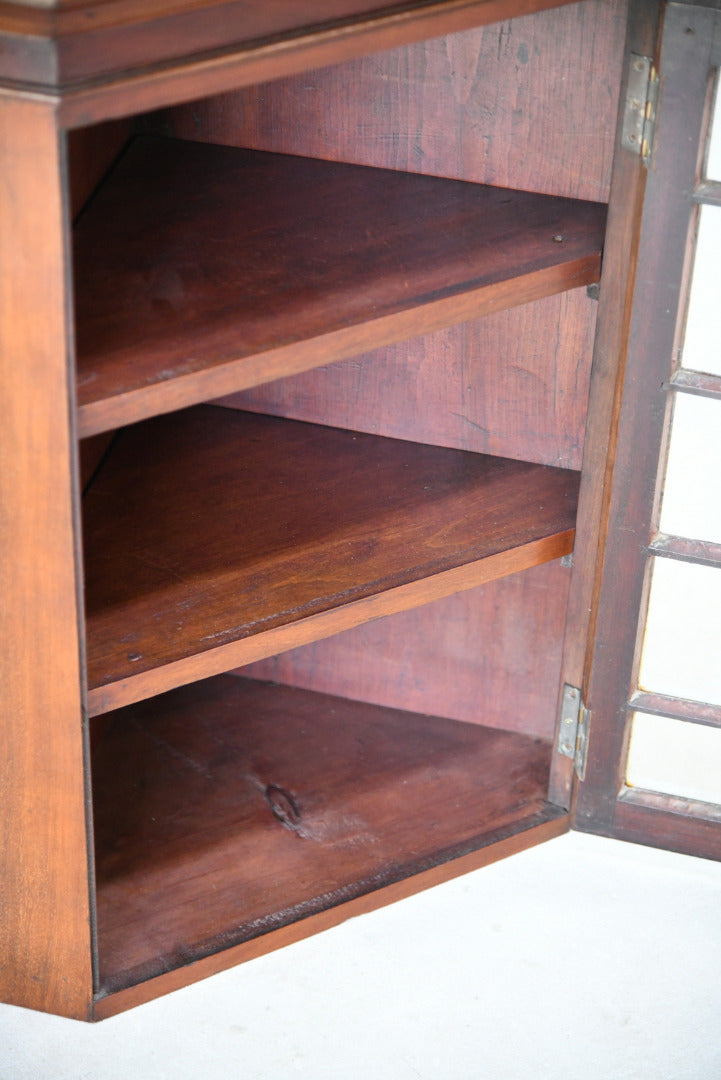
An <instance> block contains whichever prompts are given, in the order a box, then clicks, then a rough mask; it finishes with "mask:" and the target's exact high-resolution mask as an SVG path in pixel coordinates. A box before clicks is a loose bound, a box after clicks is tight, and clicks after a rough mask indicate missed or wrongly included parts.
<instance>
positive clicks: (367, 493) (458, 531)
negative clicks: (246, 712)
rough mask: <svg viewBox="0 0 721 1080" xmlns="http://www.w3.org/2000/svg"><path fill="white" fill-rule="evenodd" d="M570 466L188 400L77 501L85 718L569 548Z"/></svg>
mask: <svg viewBox="0 0 721 1080" xmlns="http://www.w3.org/2000/svg"><path fill="white" fill-rule="evenodd" d="M577 490H578V476H577V474H576V473H573V472H569V471H567V470H563V469H553V468H548V467H546V466H541V465H533V464H528V463H526V462H518V461H510V460H508V459H503V458H493V457H486V456H484V455H477V454H470V453H466V452H463V451H458V450H449V449H443V448H438V447H433V446H422V445H418V444H415V443H408V442H402V441H400V440H394V439H386V438H379V437H377V436H373V435H363V434H359V433H355V432H348V431H340V430H337V429H334V428H325V427H319V426H317V425H312V424H304V423H299V422H296V421H289V420H281V419H277V418H273V417H267V416H256V415H253V414H247V413H240V412H237V411H236V410H233V409H224V408H220V407H218V406H197V407H195V408H193V409H189V410H186V411H184V412H181V413H178V414H172V415H170V416H165V417H160V418H156V419H154V420H152V421H145V422H144V423H142V424H139V425H136V426H134V427H132V428H129V429H126V430H125V431H123V432H122V433H121V434H120V435H119V436H118V438H117V439H116V441H115V443H114V444H113V446H112V448H111V451H110V452H109V454H108V456H107V457H106V459H105V461H104V463H103V464H102V466H101V467H100V469H99V470H98V472H97V474H96V476H95V478H94V480H93V482H92V484H91V486H90V489H89V491H88V492H87V493H86V496H85V499H84V525H85V535H84V547H85V565H86V611H87V672H88V685H89V693H88V706H89V709H90V712H91V715H92V714H96V713H99V712H104V711H106V710H108V709H113V708H117V707H119V706H120V705H125V704H129V703H130V702H132V701H137V700H139V699H140V698H143V697H147V696H150V695H151V694H155V693H159V692H162V691H164V690H168V689H172V688H173V687H175V686H178V685H180V684H181V683H185V682H190V681H191V680H194V679H200V678H203V677H205V676H207V675H211V674H218V673H219V672H221V671H227V670H229V669H230V668H232V667H235V666H239V665H242V664H245V663H249V662H251V661H252V660H258V659H261V658H262V657H265V656H270V655H273V654H275V653H278V652H282V651H283V650H284V649H288V648H292V647H294V646H296V645H301V644H305V643H306V642H309V641H314V640H318V639H319V638H323V637H327V636H329V635H331V634H334V633H337V632H338V631H340V630H344V629H348V628H349V627H351V626H357V625H359V624H360V623H363V622H367V621H368V620H370V619H373V618H377V617H378V616H380V615H387V614H391V613H393V612H396V611H401V610H404V609H407V608H410V607H417V606H419V605H421V604H424V603H427V602H429V601H431V600H435V599H438V598H440V597H442V596H448V595H450V594H452V593H455V592H458V591H460V590H463V589H468V588H472V587H474V586H476V585H479V584H481V583H483V582H484V581H488V580H491V579H493V578H498V577H503V576H504V575H506V574H509V573H513V572H515V571H517V570H521V569H525V568H526V567H528V566H532V565H536V564H538V563H540V562H545V561H550V560H551V559H555V558H558V557H560V556H561V555H564V554H567V553H568V552H570V551H571V550H572V547H573V529H574V519H575V510H576V500H577Z"/></svg>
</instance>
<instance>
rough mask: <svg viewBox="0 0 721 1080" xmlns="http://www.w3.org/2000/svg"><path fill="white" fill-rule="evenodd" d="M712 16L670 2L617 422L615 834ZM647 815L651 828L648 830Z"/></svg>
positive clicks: (604, 595)
mask: <svg viewBox="0 0 721 1080" xmlns="http://www.w3.org/2000/svg"><path fill="white" fill-rule="evenodd" d="M718 27H719V16H718V13H717V12H716V11H713V10H711V9H709V10H703V9H701V8H698V7H695V6H691V5H686V4H669V5H668V8H667V9H666V14H665V18H664V28H663V48H662V53H661V62H660V69H659V70H660V76H661V81H662V94H661V98H660V103H659V110H658V118H657V129H656V142H655V149H654V153H653V160H652V167H651V169H650V170H649V174H648V181H647V185H646V197H645V202H644V205H643V217H642V219H641V232H640V243H639V247H638V272H637V275H636V282H635V296H634V304H633V311H632V313H631V318H630V326H629V329H628V338H627V348H628V362H627V366H626V372H625V382H624V386H623V401H622V404H621V411H620V415H619V419H618V445H617V452H616V454H615V458H614V460H615V476H614V484H613V490H612V492H611V496H610V505H609V510H608V522H609V528H608V542H607V545H606V550H605V558H604V562H603V564H602V565H603V577H602V579H601V580H600V595H599V601H598V619H597V626H596V633H595V640H594V642H593V652H592V660H593V664H592V667H591V673H590V680H589V690H588V704H589V706H590V708H591V710H592V713H593V720H592V724H591V732H590V748H589V750H590V752H589V767H588V769H587V776H586V781H585V783H584V784H583V785H582V786H581V787H580V789H579V797H578V808H577V824H578V826H579V827H580V828H586V829H591V830H599V831H601V830H603V831H609V830H610V829H612V827H613V822H614V817H615V814H616V809H617V805H618V803H617V800H618V794H619V791H620V790H621V788H622V786H623V781H624V776H625V768H626V750H627V741H628V715H627V710H626V702H627V700H628V697H629V695H630V693H631V692H632V690H633V689H634V687H633V686H632V680H633V679H634V666H635V658H636V655H637V651H636V643H637V634H638V631H639V616H640V620H641V626H640V629H641V631H642V629H643V623H644V622H645V609H646V600H647V589H648V580H647V578H648V574H647V570H648V556H647V545H648V544H649V541H650V540H651V538H652V531H653V529H654V527H655V521H654V512H655V505H656V501H657V500H656V494H657V487H658V479H657V474H658V469H659V461H660V460H661V459H662V456H663V446H664V442H665V438H666V430H667V415H668V406H669V401H668V393H667V391H666V390H665V388H664V387H665V385H666V384H667V383H668V380H669V379H670V377H671V374H672V370H673V366H674V362H675V356H674V352H675V345H676V342H677V332H678V330H677V328H678V318H679V299H680V297H681V296H682V289H683V284H684V281H685V277H686V268H687V266H688V256H689V250H690V245H691V243H692V240H693V217H694V208H693V204H692V203H691V200H690V199H689V193H690V192H692V191H693V188H694V185H695V182H696V180H697V171H698V161H699V147H700V141H701V136H702V133H703V130H704V120H705V110H706V104H707V90H708V80H709V75H710V71H711V66H712V46H713V40H714V31H715V30H716V32H717V33H718V29H717V28H718ZM652 816H653V815H652V814H650V813H649V823H648V829H649V833H652V832H653V829H654V825H653V822H652Z"/></svg>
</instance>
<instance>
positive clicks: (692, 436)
mask: <svg viewBox="0 0 721 1080" xmlns="http://www.w3.org/2000/svg"><path fill="white" fill-rule="evenodd" d="M660 528H661V532H665V533H671V534H672V535H674V536H688V537H691V538H692V539H694V540H711V541H714V542H715V543H721V401H715V400H713V399H712V398H704V397H694V396H692V395H689V394H677V395H676V402H675V405H674V414H673V424H672V427H671V443H670V448H669V455H668V466H667V468H666V481H665V484H664V492H663V503H662V505H661V521H660Z"/></svg>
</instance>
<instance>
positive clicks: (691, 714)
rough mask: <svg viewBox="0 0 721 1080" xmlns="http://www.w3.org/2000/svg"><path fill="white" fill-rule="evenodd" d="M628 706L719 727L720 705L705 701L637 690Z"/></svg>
mask: <svg viewBox="0 0 721 1080" xmlns="http://www.w3.org/2000/svg"><path fill="white" fill-rule="evenodd" d="M628 707H629V709H632V710H634V711H636V710H640V711H641V712H647V713H653V714H654V715H655V716H671V717H673V719H675V720H689V721H691V722H692V723H695V724H706V725H708V726H709V727H721V705H709V704H708V703H706V702H701V701H688V700H687V699H686V698H677V697H670V696H669V695H668V694H650V693H648V691H643V690H637V691H636V692H635V693H634V694H633V695H632V697H631V700H630V701H629V703H628Z"/></svg>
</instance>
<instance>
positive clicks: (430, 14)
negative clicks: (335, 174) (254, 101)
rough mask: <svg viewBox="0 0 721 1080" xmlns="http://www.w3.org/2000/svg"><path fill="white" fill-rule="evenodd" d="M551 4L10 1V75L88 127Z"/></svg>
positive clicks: (6, 26) (67, 120) (482, 0)
mask: <svg viewBox="0 0 721 1080" xmlns="http://www.w3.org/2000/svg"><path fill="white" fill-rule="evenodd" d="M565 2H567V0H560V3H565ZM549 6H551V7H555V6H559V0H552V2H549V0H436V2H433V0H430V2H429V0H421V2H420V3H419V2H416V3H404V4H390V5H385V6H381V7H379V6H378V5H376V4H375V3H369V0H361V2H358V0H340V2H339V0H314V2H313V3H312V4H308V3H307V2H302V3H301V2H298V0H274V2H273V0H271V2H267V0H266V3H264V4H262V5H260V4H254V5H248V4H247V3H243V2H236V3H228V2H225V3H217V2H212V0H211V3H202V2H201V3H197V2H194V0H191V3H190V5H187V6H185V8H184V7H183V6H182V5H174V4H171V5H169V6H168V5H164V6H163V7H162V8H160V7H159V5H158V4H153V5H152V7H149V5H147V4H142V3H137V0H129V2H128V3H122V2H121V3H114V4H112V5H106V6H105V7H104V8H103V7H101V6H99V5H92V9H91V10H90V11H89V10H88V6H87V5H85V6H80V7H78V8H76V9H75V10H72V9H71V10H68V11H64V10H62V8H61V10H60V11H53V12H47V11H42V10H37V9H33V8H32V7H25V6H24V5H23V4H21V3H20V4H16V3H1V4H0V45H2V46H3V48H2V50H1V54H0V79H2V81H3V82H7V83H9V84H10V85H12V84H13V83H15V84H17V83H25V84H28V83H31V84H33V85H34V86H37V85H38V84H44V85H45V86H46V87H50V88H52V89H55V90H56V89H58V88H60V89H61V90H62V98H61V105H60V109H59V118H60V120H61V123H63V124H64V125H65V126H66V127H80V126H83V125H87V124H91V123H97V122H100V121H102V120H108V119H111V118H113V117H119V116H129V115H131V114H132V113H139V112H141V111H143V110H145V109H149V108H153V107H158V106H159V105H169V104H173V103H177V102H180V101H189V100H192V99H194V98H199V97H204V96H206V95H208V94H212V93H219V92H221V91H223V90H230V89H232V88H233V87H237V86H240V85H249V84H252V83H257V82H263V81H266V80H267V79H269V78H277V77H279V76H281V75H288V74H291V73H293V72H298V71H307V70H309V69H310V68H314V67H319V66H321V65H322V64H324V63H325V64H327V63H333V62H338V61H339V60H343V59H348V58H349V57H353V56H358V55H363V54H366V53H371V52H376V51H378V50H381V49H390V48H393V47H395V46H398V45H402V44H406V43H408V42H412V41H419V40H422V39H425V38H430V37H436V36H438V35H440V34H448V33H454V32H456V31H459V30H464V29H467V28H468V27H471V26H477V25H480V24H488V23H498V22H501V21H503V20H506V19H509V18H512V17H514V16H517V15H523V14H527V13H530V12H536V11H542V10H544V9H545V8H547V7H549ZM108 15H109V16H110V17H109V18H108V17H107V16H108Z"/></svg>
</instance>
